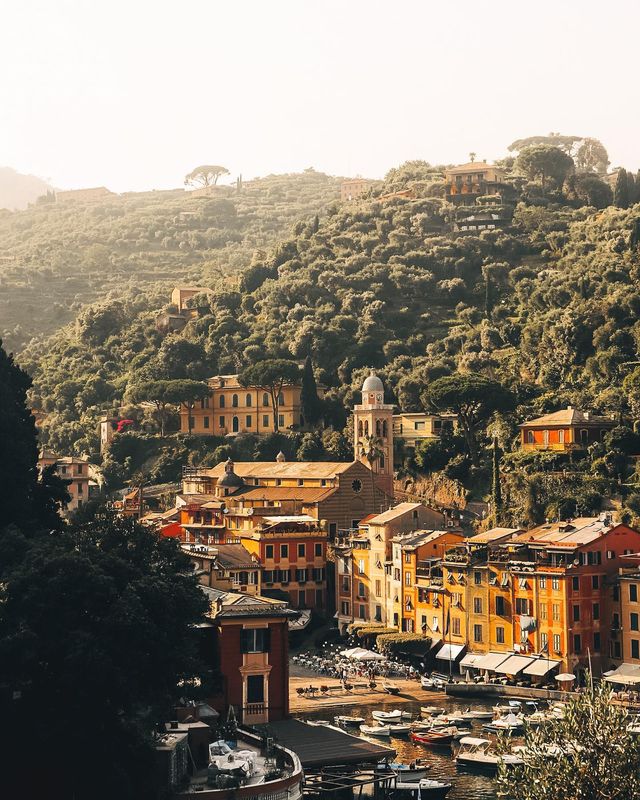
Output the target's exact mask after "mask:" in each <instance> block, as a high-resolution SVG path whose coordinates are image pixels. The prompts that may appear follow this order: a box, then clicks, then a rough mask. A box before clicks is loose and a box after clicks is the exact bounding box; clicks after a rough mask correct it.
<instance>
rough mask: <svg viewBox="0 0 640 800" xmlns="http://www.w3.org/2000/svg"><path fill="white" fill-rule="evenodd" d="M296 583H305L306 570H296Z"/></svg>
mask: <svg viewBox="0 0 640 800" xmlns="http://www.w3.org/2000/svg"><path fill="white" fill-rule="evenodd" d="M296 581H297V582H298V583H306V582H307V570H306V569H297V570H296Z"/></svg>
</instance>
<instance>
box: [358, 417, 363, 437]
mask: <svg viewBox="0 0 640 800" xmlns="http://www.w3.org/2000/svg"><path fill="white" fill-rule="evenodd" d="M362 431H363V428H362V420H361V419H360V420H358V436H362Z"/></svg>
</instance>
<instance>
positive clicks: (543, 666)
mask: <svg viewBox="0 0 640 800" xmlns="http://www.w3.org/2000/svg"><path fill="white" fill-rule="evenodd" d="M559 664H562V661H556V660H555V659H553V658H545V657H544V656H542V657H541V658H536V660H535V661H534V662H533V664H529V666H528V667H526V669H525V670H524V674H525V675H538V676H539V677H541V676H542V675H546V674H547V673H548V672H551V670H552V669H555V668H556V667H557V666H558V665H559Z"/></svg>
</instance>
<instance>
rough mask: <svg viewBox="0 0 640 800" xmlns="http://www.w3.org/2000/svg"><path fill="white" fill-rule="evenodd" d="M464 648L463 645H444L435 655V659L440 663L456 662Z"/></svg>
mask: <svg viewBox="0 0 640 800" xmlns="http://www.w3.org/2000/svg"><path fill="white" fill-rule="evenodd" d="M464 648H465V645H463V644H445V645H443V646H442V647H441V648H440V650H438V652H437V653H436V658H439V659H441V660H442V661H456V660H457V659H458V658H459V657H460V655H461V653H462V651H463V650H464Z"/></svg>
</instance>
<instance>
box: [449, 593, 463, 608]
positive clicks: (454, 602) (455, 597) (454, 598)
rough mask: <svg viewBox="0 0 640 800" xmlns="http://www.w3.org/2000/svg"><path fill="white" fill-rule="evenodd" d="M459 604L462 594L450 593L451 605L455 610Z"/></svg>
mask: <svg viewBox="0 0 640 800" xmlns="http://www.w3.org/2000/svg"><path fill="white" fill-rule="evenodd" d="M461 602H462V594H461V593H460V592H452V593H451V605H452V606H455V607H456V608H457V607H458V606H459V605H460V603H461Z"/></svg>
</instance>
